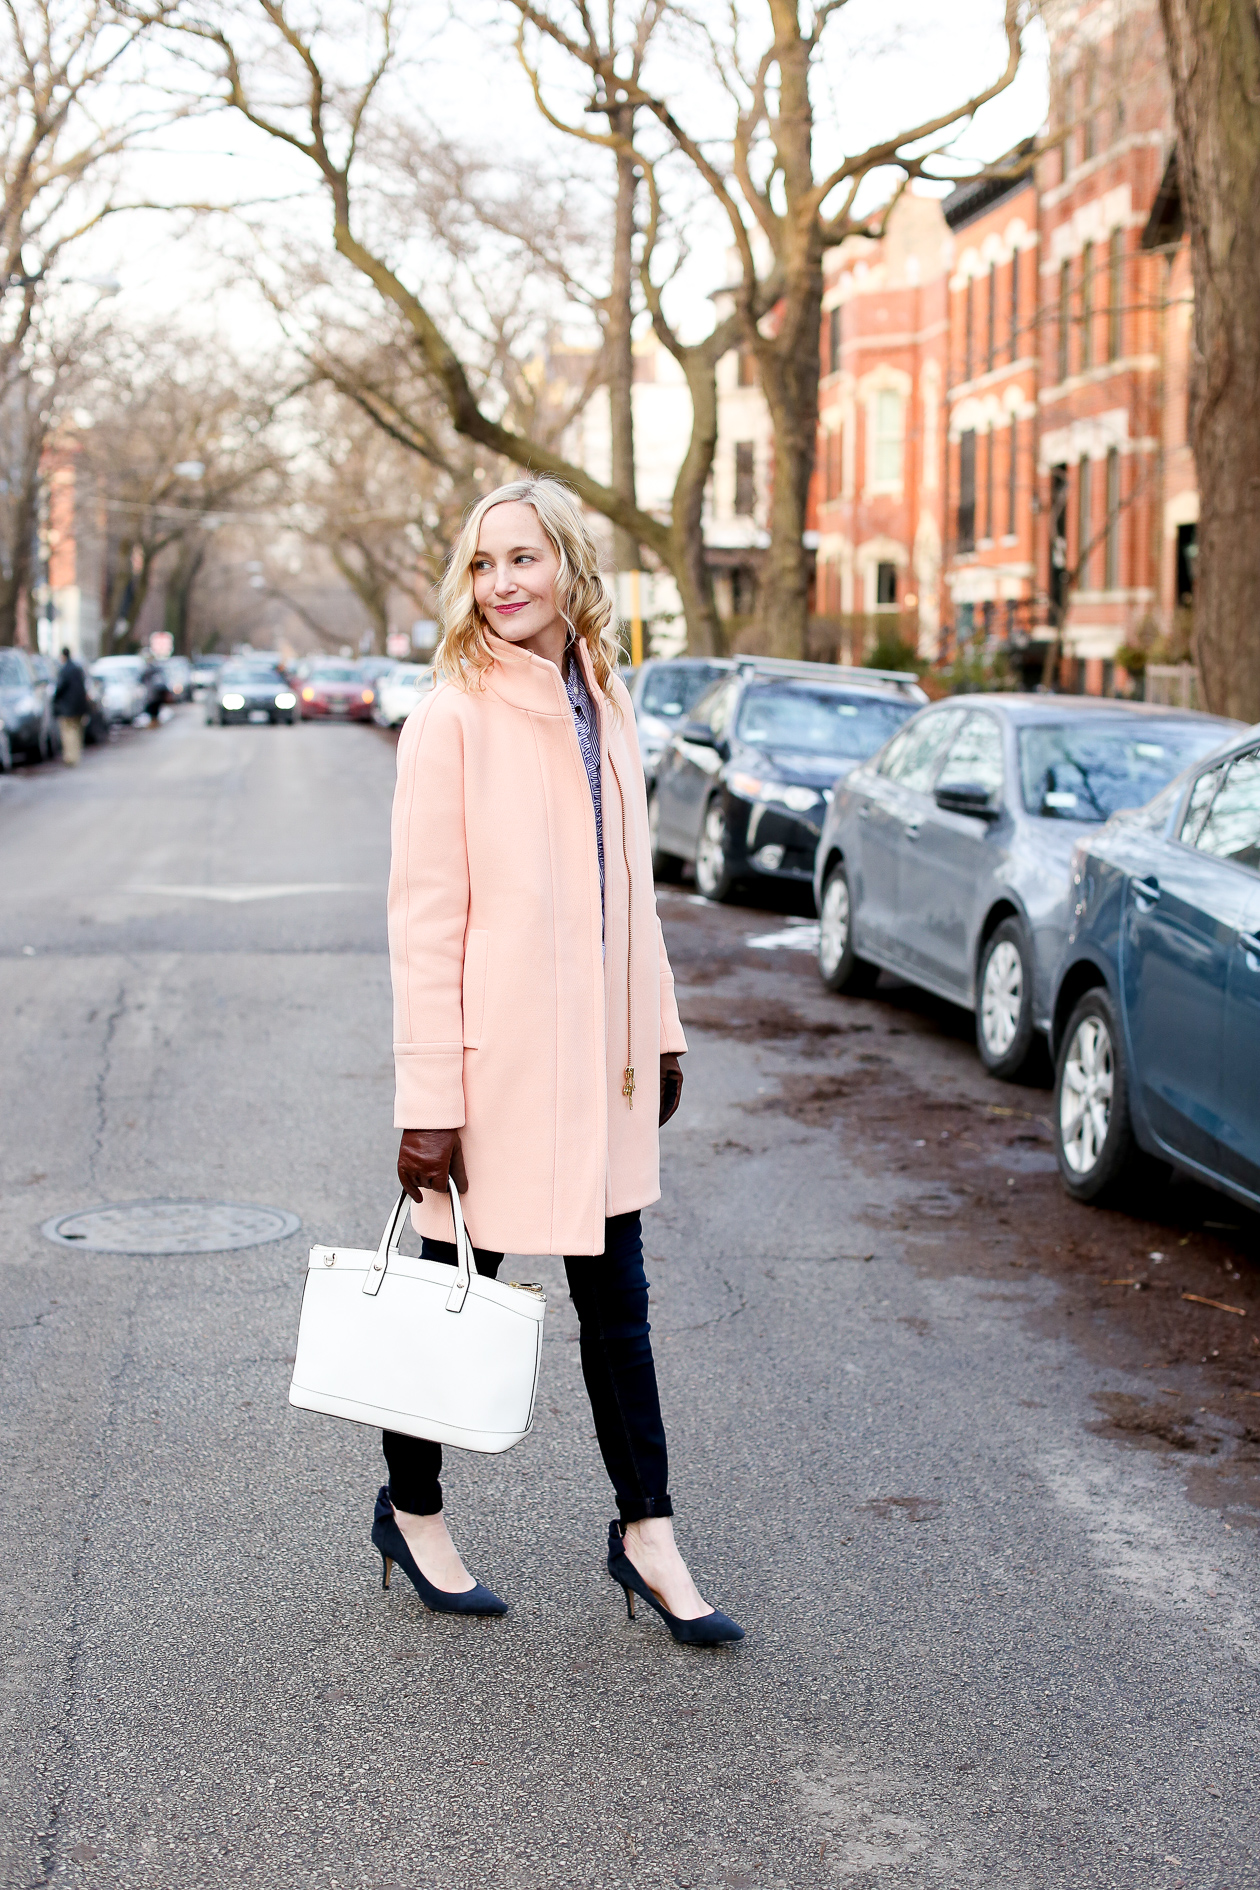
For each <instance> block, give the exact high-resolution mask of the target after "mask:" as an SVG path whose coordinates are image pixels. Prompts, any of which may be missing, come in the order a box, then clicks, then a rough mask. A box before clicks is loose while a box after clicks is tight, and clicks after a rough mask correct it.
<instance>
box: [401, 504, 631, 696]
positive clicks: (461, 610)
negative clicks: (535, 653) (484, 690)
mask: <svg viewBox="0 0 1260 1890" xmlns="http://www.w3.org/2000/svg"><path fill="white" fill-rule="evenodd" d="M514 503H515V504H520V505H530V506H532V507H533V508H534V511H535V512H536V513H537V515H538V523H539V524H540V525H541V526H542V528H543V532H544V533H545V535H546V537H547V541H548V543H549V544H550V545H551V548H552V550H553V551H554V552H555V554H556V556H557V557H558V558H559V560H560V569H559V571H558V573H557V574H556V587H555V595H556V608H557V609H558V610H559V612H560V615H561V617H563V619H564V621H565V623H567V624H568V626H569V629H570V630H571V631H572V632H573V634H574V636H575V637H580V638H581V640H582V642H583V643H585V645H586V648H587V653H588V655H589V656H590V659H591V668H592V669H593V670H594V672H595V680H596V682H597V683H598V684H599V687H600V689H601V691H602V692H603V694H604V695H605V696H611V694H612V690H611V684H612V679H613V676H614V675H615V674H616V670H617V664H618V662H619V661H620V659H621V650H620V647H619V645H618V642H617V638H616V634H615V632H614V630H613V629H612V622H613V600H612V596H611V594H610V592H609V589H608V586H607V584H605V582H604V580H603V578H602V577H601V576H600V570H599V550H598V547H597V546H596V543H595V540H594V538H593V537H592V536H591V533H590V529H589V527H588V526H587V523H586V520H585V519H584V518H583V517H582V513H581V509H580V507H579V505H578V501H577V497H576V495H575V494H574V493H573V492H571V491H570V489H569V487H568V486H565V485H561V483H560V481H559V480H558V479H546V478H539V479H514V480H512V481H511V483H510V484H509V485H506V486H498V487H496V489H495V490H494V491H493V492H488V493H487V494H486V496H485V498H484V499H478V501H477V503H476V505H474V506H473V508H472V510H471V511H470V512H469V514H468V517H467V519H466V520H465V522H464V529H463V531H462V532H461V533H460V535H459V538H458V540H457V541H456V544H455V548H454V550H453V551H452V552H451V555H450V557H449V558H448V559H447V563H446V570H445V572H444V573H443V576H442V582H441V584H440V585H439V587H438V620H439V622H440V623H441V626H442V635H441V639H440V641H439V643H438V646H437V651H436V653H435V655H434V658H433V666H434V668H435V669H436V671H437V673H438V675H439V676H444V677H446V678H447V679H448V680H449V681H451V682H453V683H457V684H458V685H459V686H460V687H461V688H463V689H469V688H471V687H473V686H474V685H476V684H479V683H480V682H481V679H482V677H483V676H484V675H485V672H486V671H487V670H488V669H489V667H490V665H491V664H492V663H493V661H494V654H493V652H492V650H491V649H490V645H489V644H488V643H487V641H486V637H487V633H488V631H489V628H490V626H489V625H488V624H487V622H486V620H485V618H484V617H483V616H482V614H481V612H480V610H479V609H478V608H477V603H476V600H475V599H474V597H473V574H472V566H473V559H474V558H475V557H476V555H477V545H478V543H479V541H480V538H481V521H482V519H483V518H484V517H485V516H486V513H487V512H489V511H490V510H491V508H492V507H493V506H496V505H511V504H514Z"/></svg>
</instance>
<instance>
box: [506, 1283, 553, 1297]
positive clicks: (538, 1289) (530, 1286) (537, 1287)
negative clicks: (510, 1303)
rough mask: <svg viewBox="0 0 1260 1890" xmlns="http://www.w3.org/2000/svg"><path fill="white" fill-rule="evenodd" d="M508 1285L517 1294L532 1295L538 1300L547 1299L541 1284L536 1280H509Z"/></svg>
mask: <svg viewBox="0 0 1260 1890" xmlns="http://www.w3.org/2000/svg"><path fill="white" fill-rule="evenodd" d="M508 1285H509V1286H514V1287H515V1288H516V1290H517V1292H518V1293H533V1294H535V1295H536V1297H537V1298H539V1299H546V1297H547V1295H546V1294H545V1293H544V1292H543V1289H542V1284H541V1282H540V1281H538V1280H509V1281H508Z"/></svg>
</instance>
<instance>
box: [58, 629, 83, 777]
mask: <svg viewBox="0 0 1260 1890" xmlns="http://www.w3.org/2000/svg"><path fill="white" fill-rule="evenodd" d="M91 707H92V704H91V702H90V701H89V700H88V689H87V677H86V676H85V675H84V674H83V671H82V669H81V667H80V666H79V664H78V663H76V662H75V660H74V658H73V657H72V656H71V654H70V652H69V650H64V649H63V650H62V652H61V668H60V669H59V670H58V671H57V681H56V684H55V686H54V688H53V699H52V708H53V714H54V715H55V716H56V718H57V721H58V724H59V726H60V728H61V759H62V760H63V761H64V762H65V764H66V766H67V768H77V767H78V765H79V759H80V757H81V755H82V753H83V718H84V716H85V715H87V714H88V713H89V711H90V710H91Z"/></svg>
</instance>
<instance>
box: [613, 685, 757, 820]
mask: <svg viewBox="0 0 1260 1890" xmlns="http://www.w3.org/2000/svg"><path fill="white" fill-rule="evenodd" d="M730 668H731V665H730V663H729V662H727V661H725V660H724V659H721V658H718V657H712V658H710V657H700V656H675V657H670V658H669V659H666V658H664V657H661V658H655V657H653V658H652V659H650V660H649V661H648V662H646V663H640V664H639V666H638V668H637V669H629V670H624V671H623V672H622V681H623V682H624V683H625V685H626V688H627V689H628V690H629V691H630V700H631V702H633V704H634V719H635V723H636V725H637V728H638V734H639V755H640V757H641V759H642V762H643V773H644V776H645V777H646V779H647V784H648V788H649V789H650V788H651V786H652V783H653V781H654V780H655V779H656V769H657V765H658V763H659V761H660V758H661V755H662V754H663V752H664V749H665V744H666V742H667V741H668V740H669V738H670V736H671V735H672V734H673V732H674V730H675V729H676V728H677V727H678V725H679V723H680V722H682V721H683V720H684V719H685V718H686V716H687V715H688V713H689V712H690V710H691V708H692V705H693V704H694V703H695V701H696V699H697V697H699V696H701V695H703V694H704V691H705V690H706V689H707V688H708V687H709V686H710V684H711V683H715V682H716V681H717V679H718V677H719V676H724V675H726V674H728V673H729V671H730Z"/></svg>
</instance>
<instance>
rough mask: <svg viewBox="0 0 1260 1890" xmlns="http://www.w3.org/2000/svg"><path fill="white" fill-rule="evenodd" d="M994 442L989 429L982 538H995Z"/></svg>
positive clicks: (985, 464) (994, 436) (986, 437)
mask: <svg viewBox="0 0 1260 1890" xmlns="http://www.w3.org/2000/svg"><path fill="white" fill-rule="evenodd" d="M995 442H996V435H995V433H994V431H993V428H992V427H990V428H989V430H988V432H987V433H986V434H985V448H984V531H983V532H982V533H981V537H982V538H992V537H994V536H995V532H994V525H993V449H994V445H995Z"/></svg>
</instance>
